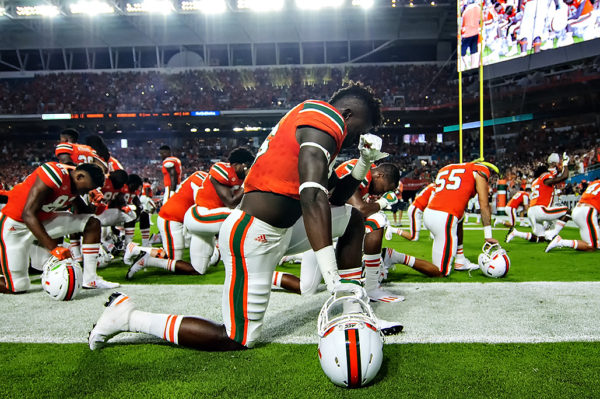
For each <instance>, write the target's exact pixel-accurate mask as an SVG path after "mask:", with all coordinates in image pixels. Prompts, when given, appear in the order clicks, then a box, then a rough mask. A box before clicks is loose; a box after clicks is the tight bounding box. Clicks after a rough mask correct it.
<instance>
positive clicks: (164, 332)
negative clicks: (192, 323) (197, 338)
mask: <svg viewBox="0 0 600 399" xmlns="http://www.w3.org/2000/svg"><path fill="white" fill-rule="evenodd" d="M183 317H184V316H179V315H173V314H161V313H148V312H142V311H141V310H134V311H132V312H131V315H130V316H129V329H130V330H131V331H132V332H143V333H146V334H150V335H154V336H155V337H158V338H161V339H164V340H167V341H169V342H172V343H174V344H176V345H177V343H178V341H179V339H178V338H179V337H178V335H179V326H181V321H182V320H183Z"/></svg>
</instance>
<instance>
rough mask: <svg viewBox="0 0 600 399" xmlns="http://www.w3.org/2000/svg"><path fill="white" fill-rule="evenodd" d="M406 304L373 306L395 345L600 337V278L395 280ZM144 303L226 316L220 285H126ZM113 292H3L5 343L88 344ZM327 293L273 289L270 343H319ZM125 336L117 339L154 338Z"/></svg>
mask: <svg viewBox="0 0 600 399" xmlns="http://www.w3.org/2000/svg"><path fill="white" fill-rule="evenodd" d="M387 289H389V290H390V291H392V292H396V293H401V294H403V295H405V296H406V301H405V302H401V303H394V304H387V303H377V304H374V309H375V313H376V314H377V315H378V316H379V317H380V318H384V319H388V320H399V321H401V322H402V324H404V326H405V331H404V332H403V333H402V334H400V335H398V336H394V337H387V338H386V342H388V343H439V342H487V343H500V342H561V341H600V328H599V327H600V312H598V309H600V295H599V294H600V282H569V283H563V282H531V283H496V282H494V283H486V284H482V283H404V284H401V283H395V284H390V285H388V286H387ZM120 290H121V291H122V292H125V293H127V294H128V295H130V296H131V297H132V298H133V299H134V301H135V302H136V304H137V305H138V308H139V309H142V310H147V311H153V312H162V313H175V314H186V315H200V316H203V317H207V318H210V319H213V320H217V321H218V320H221V311H220V307H221V290H222V288H221V287H220V286H215V285H126V286H123V287H121V289H120ZM109 294H110V292H109V291H88V290H86V291H83V292H82V293H80V295H79V296H78V297H77V298H76V299H75V300H73V301H71V302H55V301H53V300H51V299H50V298H49V297H47V296H46V294H45V293H43V292H41V288H35V290H34V291H33V292H30V293H27V294H24V295H15V296H11V295H3V296H2V300H1V301H0V311H1V313H2V315H3V317H2V323H0V342H48V343H76V342H86V340H87V333H88V331H89V330H90V328H91V326H92V324H93V323H94V322H95V321H96V319H97V318H98V316H99V315H100V312H101V311H102V309H103V307H102V304H103V303H104V302H105V301H106V298H107V297H108V295H109ZM327 295H328V294H327V293H326V292H321V293H319V294H318V295H315V296H312V297H300V296H297V295H294V294H289V293H284V292H277V291H275V292H273V293H272V295H271V301H270V304H269V309H268V310H267V314H266V317H265V324H264V328H263V339H264V341H266V342H280V343H316V342H317V336H316V320H317V315H318V312H319V309H320V307H321V305H322V303H323V302H324V301H325V299H326V298H327ZM156 340H157V339H155V338H153V337H150V336H146V335H143V334H121V335H119V336H117V337H115V338H113V340H112V341H114V342H124V341H126V342H148V341H156Z"/></svg>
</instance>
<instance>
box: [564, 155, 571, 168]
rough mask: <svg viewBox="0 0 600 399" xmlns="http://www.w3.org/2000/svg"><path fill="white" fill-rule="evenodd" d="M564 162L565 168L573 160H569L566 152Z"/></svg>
mask: <svg viewBox="0 0 600 399" xmlns="http://www.w3.org/2000/svg"><path fill="white" fill-rule="evenodd" d="M562 157H563V161H562V164H563V166H567V165H568V164H569V161H570V160H571V158H569V156H568V155H567V153H566V152H563V156H562Z"/></svg>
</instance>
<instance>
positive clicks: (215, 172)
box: [195, 162, 243, 209]
mask: <svg viewBox="0 0 600 399" xmlns="http://www.w3.org/2000/svg"><path fill="white" fill-rule="evenodd" d="M208 174H209V175H210V177H212V178H213V179H215V180H216V181H218V182H219V183H221V184H223V185H225V186H228V187H235V186H238V187H239V186H241V185H242V183H243V180H242V179H240V178H239V177H238V175H237V174H236V173H235V170H234V169H233V166H231V164H229V163H226V162H217V163H216V164H214V165H213V166H212V167H211V168H210V170H209V171H208ZM195 203H196V205H198V206H202V207H204V208H208V209H215V208H221V207H224V206H225V204H224V203H223V201H221V198H219V195H218V194H217V191H216V190H215V186H214V184H213V182H212V181H211V180H210V179H209V178H207V179H206V180H204V184H203V185H202V186H201V187H200V188H199V189H198V192H197V193H196V197H195Z"/></svg>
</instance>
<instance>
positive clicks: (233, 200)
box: [209, 176, 244, 208]
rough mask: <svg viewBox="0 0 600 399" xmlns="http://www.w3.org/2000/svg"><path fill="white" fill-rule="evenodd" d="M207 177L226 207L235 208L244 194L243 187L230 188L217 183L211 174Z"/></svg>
mask: <svg viewBox="0 0 600 399" xmlns="http://www.w3.org/2000/svg"><path fill="white" fill-rule="evenodd" d="M209 179H210V181H211V183H212V184H213V186H214V187H215V191H216V192H217V195H218V196H219V198H220V199H221V201H223V203H224V204H225V206H226V207H227V208H235V207H236V206H237V204H239V203H240V201H241V200H242V197H243V195H244V190H243V189H238V190H232V189H231V187H229V186H226V185H224V184H222V183H219V182H218V181H217V180H216V179H213V177H212V176H209Z"/></svg>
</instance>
